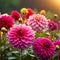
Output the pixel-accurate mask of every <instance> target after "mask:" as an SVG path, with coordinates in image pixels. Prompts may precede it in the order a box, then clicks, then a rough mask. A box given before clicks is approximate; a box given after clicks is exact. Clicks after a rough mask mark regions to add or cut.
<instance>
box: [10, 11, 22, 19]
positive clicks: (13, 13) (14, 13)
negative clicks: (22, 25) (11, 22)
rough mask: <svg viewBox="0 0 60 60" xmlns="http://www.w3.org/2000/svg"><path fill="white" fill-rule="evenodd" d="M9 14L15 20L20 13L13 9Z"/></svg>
mask: <svg viewBox="0 0 60 60" xmlns="http://www.w3.org/2000/svg"><path fill="white" fill-rule="evenodd" d="M11 16H12V17H13V18H14V19H15V20H18V19H19V18H20V17H21V15H20V13H19V12H18V11H17V10H13V11H12V12H11Z"/></svg>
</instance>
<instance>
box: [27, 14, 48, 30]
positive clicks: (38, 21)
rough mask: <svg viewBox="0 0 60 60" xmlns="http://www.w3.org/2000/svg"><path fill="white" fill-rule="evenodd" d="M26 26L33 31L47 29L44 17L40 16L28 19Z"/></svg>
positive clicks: (36, 15)
mask: <svg viewBox="0 0 60 60" xmlns="http://www.w3.org/2000/svg"><path fill="white" fill-rule="evenodd" d="M28 25H29V26H31V27H32V29H33V30H35V31H42V30H44V29H46V28H47V26H48V22H47V19H46V18H45V16H43V15H40V14H34V15H32V16H30V17H29V19H28Z"/></svg>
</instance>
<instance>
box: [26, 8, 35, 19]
mask: <svg viewBox="0 0 60 60" xmlns="http://www.w3.org/2000/svg"><path fill="white" fill-rule="evenodd" d="M27 10H28V13H27V14H25V19H28V18H29V16H31V15H33V14H34V13H35V12H34V11H33V10H32V9H31V8H28V9H27Z"/></svg>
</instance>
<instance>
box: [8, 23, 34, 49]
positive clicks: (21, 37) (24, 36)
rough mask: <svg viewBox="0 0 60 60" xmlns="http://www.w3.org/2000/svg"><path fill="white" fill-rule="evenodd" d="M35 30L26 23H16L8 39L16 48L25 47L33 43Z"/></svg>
mask: <svg viewBox="0 0 60 60" xmlns="http://www.w3.org/2000/svg"><path fill="white" fill-rule="evenodd" d="M34 35H35V34H34V31H33V30H32V29H31V27H29V26H26V25H24V24H20V25H16V26H14V27H13V28H11V30H10V32H8V39H9V42H10V44H11V45H12V46H13V47H14V48H19V49H24V48H27V47H28V46H30V45H31V44H32V41H33V39H34Z"/></svg>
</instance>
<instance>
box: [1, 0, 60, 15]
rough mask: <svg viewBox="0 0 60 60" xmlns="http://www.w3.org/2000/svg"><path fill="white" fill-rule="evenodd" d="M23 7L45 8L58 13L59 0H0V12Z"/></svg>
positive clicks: (59, 11)
mask: <svg viewBox="0 0 60 60" xmlns="http://www.w3.org/2000/svg"><path fill="white" fill-rule="evenodd" d="M23 7H27V8H33V9H34V8H36V9H38V10H41V9H45V10H47V11H52V12H54V13H57V14H59V15H60V2H59V0H0V12H1V13H10V12H11V11H12V10H18V11H20V9H21V8H23Z"/></svg>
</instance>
